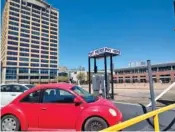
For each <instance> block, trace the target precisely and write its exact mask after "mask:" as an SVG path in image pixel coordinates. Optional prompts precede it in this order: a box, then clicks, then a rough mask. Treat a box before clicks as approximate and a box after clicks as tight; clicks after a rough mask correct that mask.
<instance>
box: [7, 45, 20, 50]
mask: <svg viewBox="0 0 175 132" xmlns="http://www.w3.org/2000/svg"><path fill="white" fill-rule="evenodd" d="M8 50H18V47H11V46H8Z"/></svg>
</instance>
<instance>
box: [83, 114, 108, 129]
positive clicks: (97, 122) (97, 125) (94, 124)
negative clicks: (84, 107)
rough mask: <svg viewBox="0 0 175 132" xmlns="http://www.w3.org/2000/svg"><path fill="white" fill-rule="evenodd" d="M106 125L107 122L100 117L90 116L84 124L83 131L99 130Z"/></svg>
mask: <svg viewBox="0 0 175 132" xmlns="http://www.w3.org/2000/svg"><path fill="white" fill-rule="evenodd" d="M107 127H108V124H107V122H106V121H105V120H104V119H102V118H100V117H91V118H89V119H88V120H87V121H86V122H85V124H84V131H100V130H103V129H105V128H107Z"/></svg>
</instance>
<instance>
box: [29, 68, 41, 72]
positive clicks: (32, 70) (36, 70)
mask: <svg viewBox="0 0 175 132" xmlns="http://www.w3.org/2000/svg"><path fill="white" fill-rule="evenodd" d="M30 73H39V69H34V68H32V69H30Z"/></svg>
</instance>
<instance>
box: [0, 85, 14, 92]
mask: <svg viewBox="0 0 175 132" xmlns="http://www.w3.org/2000/svg"><path fill="white" fill-rule="evenodd" d="M1 92H12V86H11V85H2V86H1Z"/></svg>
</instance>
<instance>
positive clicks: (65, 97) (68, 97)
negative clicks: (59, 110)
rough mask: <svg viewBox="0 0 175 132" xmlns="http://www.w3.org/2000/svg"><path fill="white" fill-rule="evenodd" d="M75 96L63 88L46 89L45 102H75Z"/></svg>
mask: <svg viewBox="0 0 175 132" xmlns="http://www.w3.org/2000/svg"><path fill="white" fill-rule="evenodd" d="M74 98H75V96H74V95H73V94H71V93H69V92H68V91H65V90H62V89H46V90H45V91H44V94H43V103H73V102H74Z"/></svg>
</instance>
